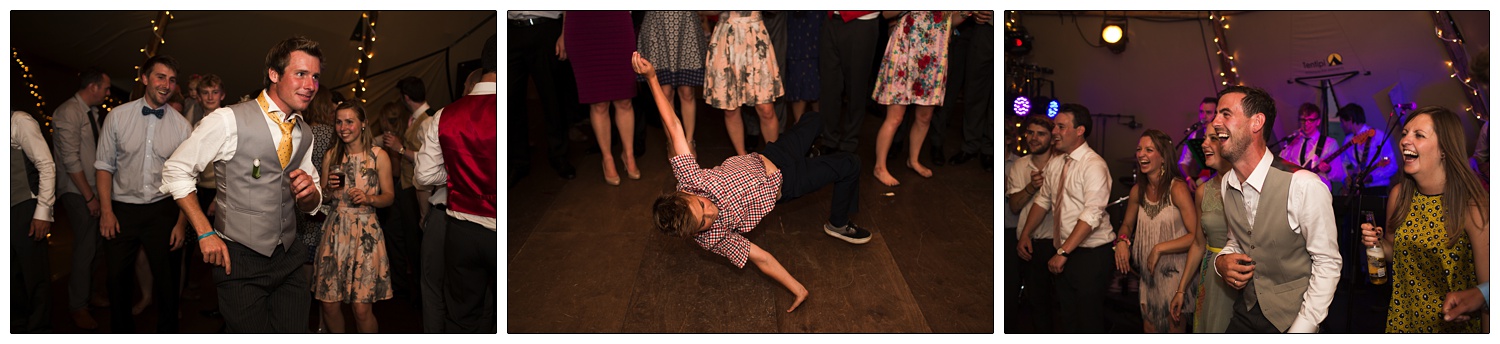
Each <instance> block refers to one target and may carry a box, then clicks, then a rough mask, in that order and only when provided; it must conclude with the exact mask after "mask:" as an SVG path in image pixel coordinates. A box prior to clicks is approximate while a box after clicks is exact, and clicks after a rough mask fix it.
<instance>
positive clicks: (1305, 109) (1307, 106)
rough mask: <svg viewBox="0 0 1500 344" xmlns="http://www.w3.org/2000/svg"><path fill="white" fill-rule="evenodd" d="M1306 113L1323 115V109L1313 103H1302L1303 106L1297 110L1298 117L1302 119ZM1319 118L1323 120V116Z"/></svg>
mask: <svg viewBox="0 0 1500 344" xmlns="http://www.w3.org/2000/svg"><path fill="white" fill-rule="evenodd" d="M1306 113H1316V114H1319V115H1322V114H1323V109H1319V108H1318V106H1317V105H1313V103H1302V106H1301V107H1298V108H1297V117H1299V118H1300V117H1302V115H1303V114H1306ZM1319 117H1320V118H1321V116H1319Z"/></svg>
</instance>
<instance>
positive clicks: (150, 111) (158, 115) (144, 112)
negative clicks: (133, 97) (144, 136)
mask: <svg viewBox="0 0 1500 344" xmlns="http://www.w3.org/2000/svg"><path fill="white" fill-rule="evenodd" d="M165 114H167V109H166V108H161V109H152V108H149V107H144V106H142V107H141V115H144V116H153V115H154V116H156V118H161V116H162V115H165Z"/></svg>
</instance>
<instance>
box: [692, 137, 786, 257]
mask: <svg viewBox="0 0 1500 344" xmlns="http://www.w3.org/2000/svg"><path fill="white" fill-rule="evenodd" d="M671 162H672V173H673V174H675V175H676V176H677V182H678V184H677V190H681V191H683V192H687V193H691V194H694V195H698V196H703V197H706V198H708V200H709V201H712V202H713V203H714V206H716V207H718V208H719V219H718V220H715V221H714V223H712V224H710V225H709V227H708V230H707V231H704V232H703V233H700V234H698V235H697V236H696V237H694V238H693V240H695V241H697V242H698V246H701V247H703V249H705V250H708V251H709V252H713V253H715V254H718V255H721V256H724V257H725V258H729V261H730V262H731V263H734V266H737V267H740V268H744V267H745V260H747V259H749V258H750V240H747V239H745V237H744V236H741V235H740V233H748V232H750V230H751V229H754V228H755V225H756V224H758V223H760V219H761V218H764V217H766V214H767V213H770V212H771V208H774V207H776V192H777V191H779V190H781V171H777V172H776V173H774V174H771V175H769V176H768V175H766V166H765V165H764V164H763V163H762V162H761V159H760V154H756V153H750V154H745V155H740V156H735V157H731V158H729V159H727V160H724V163H723V164H721V165H719V167H715V168H713V169H704V168H700V167H698V158H697V157H694V156H692V155H679V156H675V157H672V159H671Z"/></svg>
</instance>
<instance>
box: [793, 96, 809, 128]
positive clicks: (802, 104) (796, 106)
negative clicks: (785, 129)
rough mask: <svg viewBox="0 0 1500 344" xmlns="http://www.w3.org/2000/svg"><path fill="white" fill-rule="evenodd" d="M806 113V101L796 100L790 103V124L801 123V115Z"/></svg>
mask: <svg viewBox="0 0 1500 344" xmlns="http://www.w3.org/2000/svg"><path fill="white" fill-rule="evenodd" d="M803 112H807V101H806V100H798V101H794V102H792V124H797V122H801V121H802V113H803Z"/></svg>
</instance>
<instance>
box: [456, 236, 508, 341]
mask: <svg viewBox="0 0 1500 344" xmlns="http://www.w3.org/2000/svg"><path fill="white" fill-rule="evenodd" d="M495 235H496V232H495V231H492V230H489V229H487V228H484V227H483V226H480V225H479V224H476V223H473V222H469V221H464V220H459V219H457V218H453V217H451V216H450V217H448V233H447V238H445V240H446V245H444V251H445V254H446V255H447V256H446V257H444V259H445V260H447V262H446V263H447V271H446V272H445V275H446V276H444V277H445V281H444V284H443V289H444V292H445V293H446V294H445V295H444V296H443V297H444V298H446V300H447V306H448V317H447V330H448V332H452V333H496V332H495V330H496V326H497V324H496V322H495V320H496V318H495V310H496V306H495V286H496V280H495V277H496V276H497V273H496V267H497V259H496V256H495V249H496V248H495V246H496V243H497V241H496V240H495Z"/></svg>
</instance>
